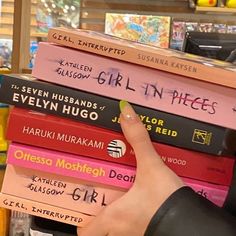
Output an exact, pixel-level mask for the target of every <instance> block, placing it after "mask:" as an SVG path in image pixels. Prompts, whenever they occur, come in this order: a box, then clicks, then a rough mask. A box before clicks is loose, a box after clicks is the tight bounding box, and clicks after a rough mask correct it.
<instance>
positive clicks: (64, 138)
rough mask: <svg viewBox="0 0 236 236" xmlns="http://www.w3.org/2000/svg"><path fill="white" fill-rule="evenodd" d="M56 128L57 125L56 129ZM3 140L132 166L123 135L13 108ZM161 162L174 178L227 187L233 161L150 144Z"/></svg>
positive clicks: (131, 156) (132, 160)
mask: <svg viewBox="0 0 236 236" xmlns="http://www.w3.org/2000/svg"><path fill="white" fill-rule="evenodd" d="M58 124H60V125H58ZM6 138H7V139H8V140H10V141H12V142H17V143H22V144H27V145H32V146H38V147H43V148H47V149H53V150H57V151H62V152H68V153H72V154H76V155H82V156H87V157H91V158H95V159H101V160H104V161H109V162H114V163H118V164H124V165H130V166H136V158H135V155H134V151H133V150H132V148H131V146H130V144H129V143H128V142H127V141H126V139H125V137H124V135H123V134H122V133H119V132H114V131H111V130H108V129H104V128H99V127H97V126H94V125H87V124H84V123H82V122H76V121H73V120H70V119H65V118H62V117H58V116H52V115H47V114H44V113H38V112H35V111H32V110H25V109H21V108H17V107H14V108H12V109H11V111H10V114H9V118H8V129H7V133H6ZM153 146H154V148H155V149H156V150H157V152H158V154H159V155H160V156H161V158H162V160H163V161H164V162H165V163H166V165H167V166H168V167H170V168H171V169H172V170H173V171H174V172H175V173H176V174H177V175H179V176H183V177H188V178H193V179H198V180H202V181H206V182H211V183H216V184H221V185H226V186H229V185H230V183H231V179H232V174H233V168H234V163H235V160H234V158H229V157H226V156H221V157H220V158H219V157H218V156H215V155H209V154H206V153H200V152H196V151H191V150H187V149H185V148H177V147H175V146H173V145H166V144H162V143H157V142H153Z"/></svg>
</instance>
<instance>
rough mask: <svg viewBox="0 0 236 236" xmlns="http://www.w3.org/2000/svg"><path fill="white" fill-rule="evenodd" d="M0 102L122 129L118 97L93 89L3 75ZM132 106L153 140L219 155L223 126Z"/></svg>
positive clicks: (224, 133) (222, 138)
mask: <svg viewBox="0 0 236 236" xmlns="http://www.w3.org/2000/svg"><path fill="white" fill-rule="evenodd" d="M0 102H2V103H6V104H9V105H15V106H17V107H22V108H26V109H30V110H35V111H39V112H43V113H47V114H52V115H57V116H61V117H65V118H69V119H73V120H77V121H80V122H84V123H87V124H90V125H95V126H98V127H102V128H106V129H110V130H113V131H118V132H121V127H120V124H119V114H120V110H119V101H118V100H115V99H111V98H107V97H104V96H100V95H95V94H93V93H87V92H83V91H80V90H76V89H71V88H67V87H63V86H59V85H55V84H51V83H47V82H42V81H39V80H34V79H32V78H31V79H25V78H22V77H19V78H18V77H17V76H16V75H15V76H14V75H4V76H3V77H2V81H1V87H0ZM133 108H134V109H135V111H136V112H137V114H139V115H140V118H141V120H142V121H143V123H144V125H145V126H146V128H147V130H148V132H149V134H150V137H151V139H152V140H153V141H156V142H162V143H166V144H169V145H173V146H178V147H181V148H187V149H191V150H195V151H200V152H204V153H209V154H214V155H222V153H223V151H224V141H225V135H226V128H223V127H220V126H215V125H212V124H209V123H204V122H200V121H197V120H192V119H188V118H185V117H181V116H177V115H173V114H170V113H166V112H162V111H158V110H154V109H150V108H146V107H142V106H138V105H133ZM58 125H60V124H58ZM91 135H92V134H91Z"/></svg>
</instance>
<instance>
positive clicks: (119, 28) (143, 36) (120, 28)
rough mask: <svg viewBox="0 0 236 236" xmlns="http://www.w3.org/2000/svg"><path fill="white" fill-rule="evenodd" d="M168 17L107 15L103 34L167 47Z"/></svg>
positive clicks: (169, 19)
mask: <svg viewBox="0 0 236 236" xmlns="http://www.w3.org/2000/svg"><path fill="white" fill-rule="evenodd" d="M170 21H171V18H170V17H169V16H152V15H136V14H116V13H107V14H106V19H105V33H106V34H109V35H113V36H116V37H119V38H123V39H128V40H132V41H135V42H140V43H144V44H148V45H153V46H157V47H161V48H168V47H169V37H170Z"/></svg>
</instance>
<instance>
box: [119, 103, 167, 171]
mask: <svg viewBox="0 0 236 236" xmlns="http://www.w3.org/2000/svg"><path fill="white" fill-rule="evenodd" d="M120 111H121V114H120V124H121V128H122V131H123V134H124V136H125V138H126V140H127V141H128V142H129V143H130V145H131V146H132V148H133V149H134V152H135V156H136V160H137V168H138V167H140V166H143V168H145V169H146V168H147V167H148V166H150V165H153V164H154V162H155V164H156V162H160V163H162V164H163V161H162V160H161V158H160V156H159V155H158V154H157V153H156V150H155V148H154V147H153V145H152V142H151V139H150V136H149V134H148V131H147V130H146V128H145V126H144V124H143V123H142V121H141V120H140V118H139V116H138V115H137V114H136V112H135V111H134V109H133V108H132V106H131V105H130V104H129V103H128V102H127V101H124V100H122V101H120ZM146 170H147V169H146Z"/></svg>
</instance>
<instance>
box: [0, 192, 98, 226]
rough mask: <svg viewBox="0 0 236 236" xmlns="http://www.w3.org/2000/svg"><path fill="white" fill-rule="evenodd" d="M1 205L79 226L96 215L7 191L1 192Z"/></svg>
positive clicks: (85, 223) (84, 224)
mask: <svg viewBox="0 0 236 236" xmlns="http://www.w3.org/2000/svg"><path fill="white" fill-rule="evenodd" d="M0 207H3V208H7V209H10V210H14V211H19V212H23V213H27V214H30V215H34V216H39V217H43V218H46V219H51V220H55V221H59V222H62V223H66V224H71V225H75V226H79V227H84V226H86V225H87V224H88V223H89V222H90V221H91V220H93V219H94V216H89V215H86V214H83V213H79V212H75V211H71V210H67V209H64V208H60V207H55V206H51V205H49V204H44V203H40V202H37V201H31V200H27V199H24V198H21V197H15V196H12V195H10V194H5V193H0Z"/></svg>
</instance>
